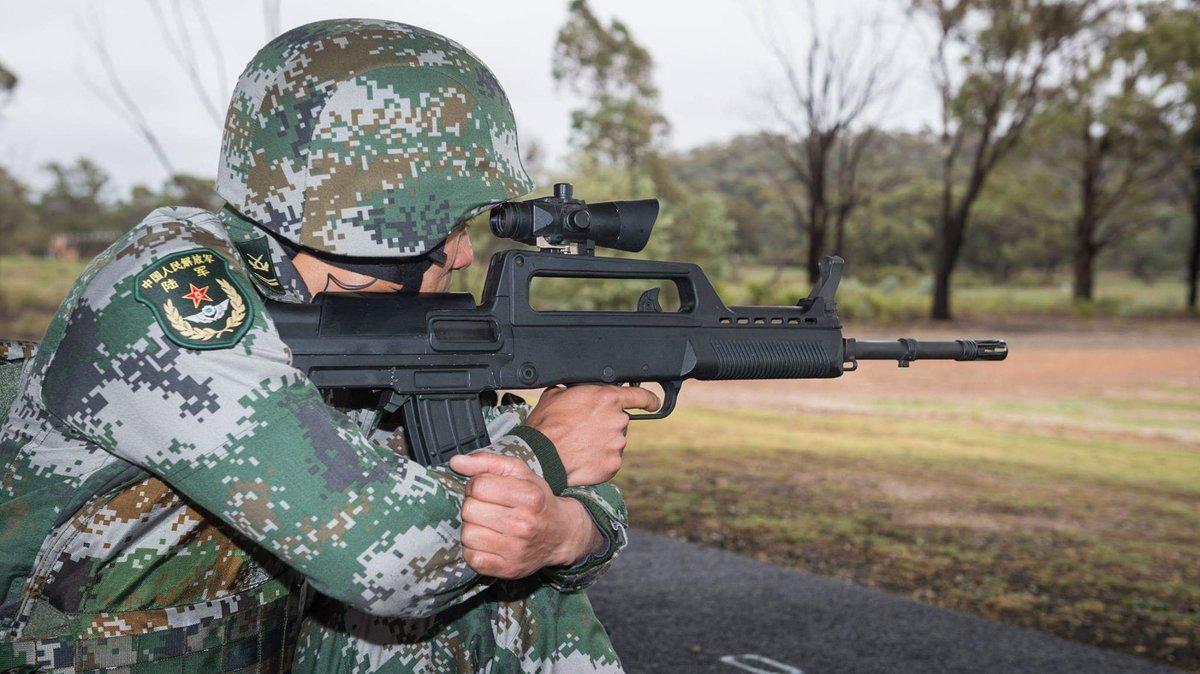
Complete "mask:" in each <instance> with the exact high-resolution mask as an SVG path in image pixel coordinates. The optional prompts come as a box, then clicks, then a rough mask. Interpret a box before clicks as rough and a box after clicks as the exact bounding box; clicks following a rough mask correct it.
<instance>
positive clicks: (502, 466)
mask: <svg viewBox="0 0 1200 674" xmlns="http://www.w3.org/2000/svg"><path fill="white" fill-rule="evenodd" d="M450 467H451V468H453V469H454V470H455V471H456V472H458V473H461V474H463V475H466V476H467V477H475V476H476V475H482V474H484V473H492V474H495V475H508V476H510V477H524V476H525V475H526V474H527V473H531V472H533V471H531V470H530V469H529V466H527V465H525V462H524V461H522V460H520V459H518V458H515V457H512V456H501V455H500V454H495V453H493V452H475V453H473V454H459V455H457V456H454V457H451V459H450Z"/></svg>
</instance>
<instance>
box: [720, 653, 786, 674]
mask: <svg viewBox="0 0 1200 674" xmlns="http://www.w3.org/2000/svg"><path fill="white" fill-rule="evenodd" d="M721 662H722V663H724V664H726V665H729V666H730V667H736V668H738V669H741V670H745V671H747V672H754V674H804V670H802V669H800V668H799V667H793V666H791V665H785V664H783V663H782V662H779V661H777V660H772V659H771V658H768V657H765V656H762V655H757V654H755V653H746V654H744V655H724V656H721ZM751 663H753V664H751Z"/></svg>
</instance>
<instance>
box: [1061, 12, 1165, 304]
mask: <svg viewBox="0 0 1200 674" xmlns="http://www.w3.org/2000/svg"><path fill="white" fill-rule="evenodd" d="M1115 29H1116V28H1115V27H1112V28H1110V30H1115ZM1111 37H1112V35H1111V34H1110V35H1107V36H1098V42H1102V43H1105V44H1106V45H1107V44H1108V43H1109V39H1110V38H1111ZM1159 98H1160V97H1159V96H1158V92H1157V90H1156V87H1155V82H1154V81H1153V78H1147V77H1146V73H1145V72H1144V71H1143V70H1142V69H1141V68H1140V67H1139V65H1138V64H1136V63H1131V62H1129V61H1125V60H1123V59H1117V58H1113V55H1112V54H1110V53H1107V50H1105V51H1100V50H1097V51H1096V52H1093V53H1087V54H1084V55H1083V59H1082V60H1080V61H1077V62H1076V63H1074V64H1072V66H1071V70H1070V74H1069V81H1068V82H1067V85H1066V87H1065V88H1064V96H1063V98H1062V101H1061V103H1062V105H1060V106H1056V109H1052V110H1051V119H1052V120H1053V121H1056V122H1059V123H1060V124H1061V125H1062V126H1065V127H1066V130H1067V132H1068V133H1067V134H1064V135H1065V137H1066V138H1069V139H1074V142H1073V143H1068V148H1066V150H1065V151H1063V148H1056V150H1058V151H1056V152H1055V155H1057V156H1056V157H1055V158H1057V159H1061V158H1062V157H1066V158H1067V160H1068V162H1069V163H1070V164H1072V165H1073V166H1071V168H1073V169H1074V172H1075V174H1076V178H1077V180H1078V183H1079V209H1078V212H1077V214H1076V216H1075V227H1074V233H1073V234H1074V249H1073V251H1072V258H1073V266H1074V278H1073V288H1072V289H1073V295H1074V297H1075V299H1077V300H1083V301H1090V300H1092V298H1093V296H1094V293H1095V276H1096V275H1095V267H1096V258H1097V257H1098V256H1099V255H1100V253H1101V252H1103V251H1104V250H1105V249H1107V248H1110V247H1111V246H1112V245H1113V244H1115V243H1117V242H1118V241H1121V240H1122V239H1124V238H1125V237H1127V236H1129V235H1130V234H1133V233H1134V232H1136V231H1138V230H1139V229H1142V228H1144V227H1147V226H1149V225H1151V224H1154V223H1155V222H1157V221H1158V220H1159V219H1160V218H1161V213H1159V212H1157V211H1156V209H1154V208H1151V207H1150V204H1149V202H1152V201H1153V199H1154V197H1156V196H1161V192H1162V180H1163V178H1165V177H1166V176H1167V175H1168V174H1169V173H1170V172H1171V171H1172V170H1173V169H1174V168H1175V166H1174V164H1173V163H1172V162H1170V161H1167V158H1168V157H1169V156H1170V153H1171V145H1172V141H1173V140H1174V138H1173V130H1172V129H1171V127H1170V125H1169V124H1168V123H1167V122H1166V116H1167V113H1166V107H1167V106H1166V105H1165V104H1163V103H1161V102H1160V101H1159Z"/></svg>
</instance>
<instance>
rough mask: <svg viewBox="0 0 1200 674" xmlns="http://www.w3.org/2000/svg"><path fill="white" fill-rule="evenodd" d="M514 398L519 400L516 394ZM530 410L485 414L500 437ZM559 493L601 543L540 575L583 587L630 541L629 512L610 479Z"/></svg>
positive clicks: (565, 586) (567, 587)
mask: <svg viewBox="0 0 1200 674" xmlns="http://www.w3.org/2000/svg"><path fill="white" fill-rule="evenodd" d="M514 399H515V400H516V401H519V400H520V399H519V398H515V397H514ZM529 412H530V407H529V405H527V404H525V403H524V401H521V402H517V403H516V404H509V405H500V406H499V407H495V408H492V409H491V410H490V411H488V412H487V413H486V414H485V418H486V419H487V421H488V431H489V432H490V433H491V437H493V438H498V437H501V436H502V434H503V433H506V432H508V431H509V430H510V429H512V428H513V427H516V426H517V425H518V424H522V423H524V422H525V419H526V418H527V417H528V416H529ZM562 495H563V496H567V497H570V498H573V499H576V500H578V501H579V502H580V503H582V504H583V507H584V508H585V509H587V512H588V515H590V516H591V518H592V522H593V523H594V524H595V525H596V529H598V530H599V531H600V534H601V535H602V536H603V537H604V544H603V545H602V546H601V547H600V549H599V550H597V551H596V552H594V553H592V554H590V555H588V556H587V557H585V558H583V559H581V560H579V561H578V562H576V563H575V564H573V565H571V566H568V567H555V568H547V569H543V570H542V576H543V577H544V578H545V579H546V581H547V582H548V583H549V584H550V585H552V586H554V587H556V588H558V589H559V590H563V591H566V592H570V591H575V590H582V589H585V588H587V587H588V586H590V585H591V584H592V583H594V582H596V580H597V579H599V578H600V576H602V575H604V572H606V571H607V570H608V568H609V566H611V565H612V562H613V560H614V559H616V558H617V555H618V554H619V553H620V552H621V550H623V549H624V548H625V545H626V544H627V543H628V542H629V539H628V534H627V529H628V527H629V512H628V511H627V510H626V509H625V499H623V498H622V497H621V492H620V491H619V490H618V489H617V488H616V486H615V485H613V484H612V483H610V482H605V483H603V484H597V485H591V486H587V487H568V488H566V489H565V490H563V491H562Z"/></svg>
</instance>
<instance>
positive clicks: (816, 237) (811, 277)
mask: <svg viewBox="0 0 1200 674" xmlns="http://www.w3.org/2000/svg"><path fill="white" fill-rule="evenodd" d="M818 198H820V195H810V198H809V209H808V260H807V262H806V266H807V267H808V281H809V283H816V282H817V278H818V277H819V276H820V275H821V266H820V262H821V256H822V255H823V254H824V253H825V235H826V233H827V232H828V231H829V226H828V221H829V213H828V211H827V210H826V209H825V204H824V203H823V201H818Z"/></svg>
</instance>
